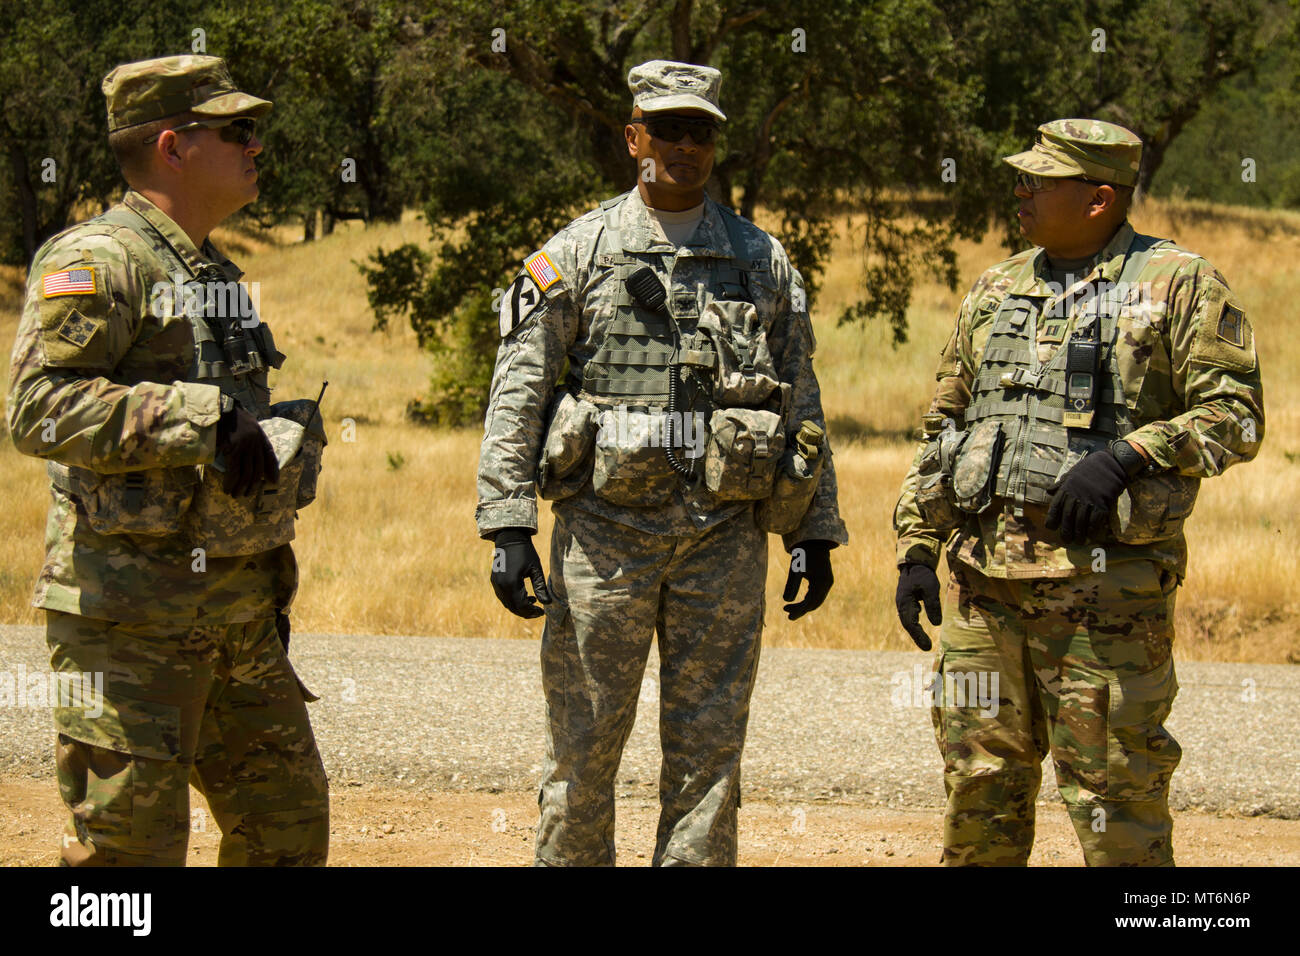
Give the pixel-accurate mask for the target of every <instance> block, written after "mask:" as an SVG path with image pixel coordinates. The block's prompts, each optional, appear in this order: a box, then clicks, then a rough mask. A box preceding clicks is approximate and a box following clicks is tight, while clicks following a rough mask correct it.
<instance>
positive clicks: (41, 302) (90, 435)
mask: <svg viewBox="0 0 1300 956" xmlns="http://www.w3.org/2000/svg"><path fill="white" fill-rule="evenodd" d="M70 238H72V239H73V240H74V241H73V243H72V245H75V248H72V247H71V246H70V245H69V244H67V243H64V244H61V245H59V246H56V247H54V248H53V249H52V250H49V251H43V252H42V253H38V254H37V257H36V259H35V261H34V262H33V264H32V269H31V273H30V275H29V277H28V282H27V297H26V300H25V302H24V306H23V315H22V319H21V320H20V322H19V327H18V335H17V338H16V340H15V342H14V351H13V357H12V362H11V366H10V375H9V382H10V384H9V394H8V408H7V420H8V424H9V432H10V434H11V435H12V437H13V441H14V445H15V446H17V448H18V450H19V451H21V452H22V453H23V454H27V455H34V456H36V457H38V458H45V459H49V460H52V461H57V462H60V463H62V464H65V465H76V466H79V467H82V468H88V469H91V470H93V471H97V472H102V473H106V474H108V473H116V472H125V471H138V470H143V469H148V468H174V467H181V466H184V465H198V464H204V463H207V462H211V461H212V459H213V457H214V455H215V451H216V422H217V419H218V417H219V416H220V392H219V390H218V389H217V387H216V386H214V385H202V384H198V383H183V382H173V383H171V384H163V383H158V382H142V383H139V384H136V385H129V386H128V385H122V384H118V383H117V382H115V381H114V371H115V369H116V368H117V366H118V364H119V363H120V362H121V361H122V358H123V356H125V355H126V354H127V352H128V351H130V350H131V348H132V347H133V346H134V345H135V343H136V338H137V337H138V336H139V335H140V333H141V329H142V327H143V324H144V323H143V318H144V316H145V315H146V314H147V313H146V309H147V308H148V293H149V289H146V288H144V285H143V280H142V278H141V275H140V272H139V270H138V269H137V268H136V267H135V265H134V264H133V263H132V261H131V260H130V258H129V257H128V256H127V254H126V252H125V250H124V249H123V247H122V246H121V245H120V243H118V242H117V241H115V240H113V239H111V238H110V237H107V236H90V237H81V238H80V239H75V237H70ZM185 328H186V329H188V320H185ZM178 331H179V330H178ZM159 334H162V333H159ZM172 334H175V333H172Z"/></svg>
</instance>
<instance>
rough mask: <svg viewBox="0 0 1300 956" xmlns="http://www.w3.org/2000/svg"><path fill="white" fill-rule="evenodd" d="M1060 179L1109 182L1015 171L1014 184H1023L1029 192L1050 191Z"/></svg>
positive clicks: (1095, 183) (1084, 177)
mask: <svg viewBox="0 0 1300 956" xmlns="http://www.w3.org/2000/svg"><path fill="white" fill-rule="evenodd" d="M1062 180H1073V181H1074V182H1079V183H1089V184H1090V185H1093V186H1109V185H1110V183H1103V182H1101V181H1100V180H1097V179H1089V178H1088V177H1087V176H1039V175H1038V174H1037V173H1016V184H1017V185H1019V186H1024V187H1025V188H1026V189H1028V190H1029V191H1030V192H1031V193H1045V192H1051V191H1052V190H1053V189H1055V188H1056V184H1057V183H1059V182H1061V181H1062Z"/></svg>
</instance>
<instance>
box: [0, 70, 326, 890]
mask: <svg viewBox="0 0 1300 956" xmlns="http://www.w3.org/2000/svg"><path fill="white" fill-rule="evenodd" d="M103 89H104V95H105V98H106V100H107V104H108V128H109V145H110V147H111V148H112V150H113V154H114V156H115V157H116V158H117V161H118V163H119V165H120V166H121V169H122V173H123V176H124V178H125V179H126V182H127V185H128V187H129V188H128V189H127V191H126V194H125V196H124V197H123V199H122V201H121V202H120V203H119V204H117V205H115V206H113V207H112V208H111V209H109V210H108V211H107V212H106V213H104V214H103V215H101V216H97V217H95V218H94V219H91V220H89V221H88V222H84V223H81V224H80V225H77V226H74V227H72V228H71V229H68V230H67V231H65V232H63V233H61V234H60V235H58V236H55V237H54V238H53V239H51V240H50V241H49V242H48V243H46V244H45V245H44V246H43V247H42V248H41V249H40V251H39V252H38V253H37V254H36V258H35V259H34V260H33V263H32V267H31V271H30V273H29V277H28V283H27V298H26V304H25V306H24V310H23V317H22V322H21V324H20V326H19V330H18V336H17V341H16V343H15V345H14V352H13V366H12V368H13V374H12V379H11V385H10V390H9V396H8V422H9V428H10V432H11V434H12V436H13V440H14V443H15V444H16V445H17V447H18V448H19V450H20V451H22V452H24V453H26V454H30V455H35V456H38V457H40V458H43V459H45V460H46V461H47V462H48V463H49V465H48V469H49V474H50V478H51V483H52V486H53V487H52V498H53V503H52V505H51V513H50V519H49V524H48V532H47V544H48V553H47V556H46V563H45V567H44V568H43V569H42V571H41V574H40V578H39V580H38V582H37V586H36V595H35V604H36V606H38V607H41V608H43V609H44V610H45V614H46V629H47V639H48V643H49V647H50V653H51V663H52V666H53V668H54V670H55V671H57V672H60V673H61V674H73V675H77V674H83V673H88V674H98V675H100V676H101V678H102V681H103V684H102V691H101V692H100V699H96V700H85V699H82V700H75V699H67V700H61V701H60V705H59V706H58V707H56V708H55V711H54V718H55V726H56V729H57V732H58V737H57V745H56V752H55V756H56V762H57V774H58V781H59V789H60V792H61V793H62V795H63V798H64V801H65V803H66V804H67V809H68V814H69V819H68V825H67V829H66V831H65V833H64V836H63V840H62V844H61V855H62V861H63V862H64V863H65V864H68V865H72V866H82V865H106V866H122V865H126V866H142V865H148V866H176V865H183V864H184V862H185V858H186V844H187V837H188V834H189V823H190V810H189V788H190V785H191V783H192V784H193V785H194V786H195V787H196V788H198V789H199V791H200V792H202V793H203V794H204V796H205V797H206V798H207V801H208V806H209V808H210V810H211V812H212V815H213V818H214V820H215V821H216V823H217V824H218V826H219V827H220V828H221V833H222V836H221V848H220V852H219V857H218V861H219V863H221V864H222V865H231V864H249V865H272V864H273V865H308V864H321V865H323V864H324V862H325V859H326V853H327V848H328V842H329V814H328V795H327V788H326V780H325V773H324V769H323V767H322V764H321V759H320V756H319V754H318V752H317V749H316V742H315V739H314V737H313V734H312V729H311V723H310V721H309V719H308V715H307V709H306V705H305V702H306V700H307V699H315V698H314V697H310V694H309V692H308V691H307V690H306V688H305V687H304V686H303V685H302V684H301V683H300V682H299V681H298V680H297V678H296V676H295V674H294V672H293V668H292V667H291V666H290V664H289V662H288V658H287V654H286V652H287V648H288V639H289V627H288V617H287V609H288V605H289V603H290V601H291V600H292V598H293V595H294V592H295V590H296V588H297V566H296V563H295V561H294V557H293V552H292V550H291V547H290V545H289V543H288V542H289V540H290V539H291V538H292V537H293V522H294V516H295V513H296V509H297V508H300V507H303V506H304V505H305V504H307V503H308V502H309V501H310V500H311V497H313V496H314V487H315V472H316V469H317V468H318V467H319V461H320V448H321V445H322V444H323V441H324V433H323V431H321V426H320V421H319V417H318V416H316V415H315V411H316V409H315V408H314V404H313V403H312V402H310V401H307V402H301V401H299V402H280V403H276V404H275V405H271V404H270V398H269V396H270V389H269V387H268V381H267V374H268V372H269V371H270V370H271V369H272V368H279V367H280V365H281V363H282V362H283V361H284V356H283V355H282V354H281V353H280V352H279V351H278V350H277V349H276V347H275V341H274V339H273V338H272V337H271V333H270V331H269V329H267V327H266V325H265V324H263V323H262V322H261V321H260V320H259V319H258V317H257V314H256V312H255V311H253V309H252V302H251V300H250V299H249V297H248V296H247V294H246V293H245V292H244V291H243V289H242V287H241V286H240V285H239V284H238V280H239V279H240V276H241V275H242V273H241V272H240V270H239V269H238V268H237V267H236V266H235V265H234V264H233V263H232V262H231V261H230V260H229V259H227V258H226V257H225V256H224V255H222V254H221V252H220V251H218V250H217V248H216V247H215V246H214V245H213V244H212V242H211V241H210V239H209V234H210V233H211V231H212V229H213V228H214V227H215V226H217V224H218V223H220V222H221V221H222V220H224V219H225V218H227V217H228V216H230V215H231V214H233V213H235V212H236V211H237V210H239V209H241V208H242V207H243V206H245V205H247V204H248V203H250V202H252V201H253V200H254V199H256V198H257V193H258V186H257V167H256V158H257V156H258V154H259V153H260V152H261V150H262V144H261V143H260V142H259V141H258V139H257V138H256V125H255V124H256V119H257V118H258V117H260V116H262V115H264V114H265V113H266V112H267V111H268V110H270V109H271V103H270V102H268V101H267V100H263V99H259V98H257V97H255V96H251V95H249V94H248V93H244V92H241V91H240V90H239V89H238V88H237V87H236V86H235V84H234V82H233V80H232V79H231V77H230V74H229V72H228V71H227V69H226V65H225V62H224V61H222V60H220V59H218V58H216V57H208V56H173V57H165V58H162V59H156V60H146V61H143V62H139V63H128V64H125V65H123V66H119V67H117V68H116V69H114V70H113V71H112V72H111V73H110V74H109V75H108V76H107V77H106V78H105V79H104V83H103Z"/></svg>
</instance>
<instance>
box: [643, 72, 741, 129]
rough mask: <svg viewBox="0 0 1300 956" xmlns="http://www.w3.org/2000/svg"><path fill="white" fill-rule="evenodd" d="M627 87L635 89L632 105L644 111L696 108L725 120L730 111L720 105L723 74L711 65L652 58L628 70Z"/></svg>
mask: <svg viewBox="0 0 1300 956" xmlns="http://www.w3.org/2000/svg"><path fill="white" fill-rule="evenodd" d="M627 86H628V89H630V90H631V91H632V106H633V107H638V106H639V107H640V108H641V110H642V111H643V112H646V113H650V112H655V111H658V110H672V109H696V110H704V111H705V112H707V113H711V114H712V115H714V116H716V117H717V118H718V119H719V120H723V121H725V120H726V118H727V114H726V113H724V112H722V110H721V109H719V108H718V91H719V90H721V89H722V74H721V73H720V72H718V71H717V70H715V69H714V68H713V67H711V66H698V65H696V64H694V63H675V62H673V61H672V60H651V61H649V62H648V63H642V64H641V65H640V66H634V67H632V69H630V70H628V73H627Z"/></svg>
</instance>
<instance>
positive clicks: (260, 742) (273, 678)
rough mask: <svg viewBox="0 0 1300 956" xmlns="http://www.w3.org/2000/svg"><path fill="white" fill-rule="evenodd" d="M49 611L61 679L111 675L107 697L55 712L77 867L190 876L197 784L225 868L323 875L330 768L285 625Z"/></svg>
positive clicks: (199, 819)
mask: <svg viewBox="0 0 1300 956" xmlns="http://www.w3.org/2000/svg"><path fill="white" fill-rule="evenodd" d="M46 614H47V618H46V634H47V639H48V642H49V646H50V653H51V666H52V668H53V669H54V671H55V672H67V673H73V674H77V673H91V674H96V673H102V674H103V685H102V686H103V693H102V694H101V695H98V698H99V699H96V700H94V701H87V700H84V699H83V700H80V701H69V702H68V703H69V704H74V705H77V706H59V707H56V708H55V709H54V722H55V729H56V730H57V732H58V738H57V750H56V765H57V774H58V780H59V790H60V792H61V793H62V796H63V802H64V803H65V804H66V805H67V807H68V810H69V811H70V813H71V819H70V820H69V822H68V825H67V828H66V830H65V833H64V836H63V841H62V842H63V848H62V853H61V856H62V863H63V864H64V865H69V866H123V865H124V866H183V865H184V863H185V854H186V847H187V845H188V841H189V833H190V830H191V826H192V820H191V814H190V798H189V786H190V784H191V783H193V784H194V786H195V787H196V788H197V789H198V790H199V791H200V792H201V793H202V794H203V795H204V796H205V797H207V801H208V807H209V808H210V810H211V814H212V819H213V821H214V822H215V823H216V825H217V826H218V827H220V828H221V848H220V851H219V854H218V864H219V865H221V866H239V865H254V866H269V865H281V866H286V865H324V863H325V858H326V854H327V851H328V847H329V797H328V790H327V784H326V779H325V770H324V767H323V766H322V764H321V759H320V754H319V753H318V752H317V750H316V741H315V738H314V737H313V736H312V730H311V723H310V721H309V720H308V717H307V707H306V704H305V702H304V700H303V690H302V689H300V688H301V685H300V684H299V683H298V680H297V678H296V677H295V675H294V672H293V668H292V667H291V666H290V665H289V660H288V658H287V657H286V656H285V653H284V647H283V646H282V645H281V643H280V638H279V635H278V634H277V632H276V628H275V620H274V619H270V620H262V621H252V622H250V623H247V624H228V625H219V626H210V627H189V628H185V627H181V628H177V626H176V625H163V624H115V623H113V622H111V621H98V620H93V619H91V618H85V617H79V616H77V615H73V614H63V613H60V612H58V611H47V612H46ZM83 697H84V695H83ZM63 703H64V701H60V704H63ZM88 705H89V706H88ZM202 826H206V818H205V817H204V815H203V813H202V811H196V813H195V814H194V819H193V828H194V829H196V830H197V829H200V828H201V827H202Z"/></svg>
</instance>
